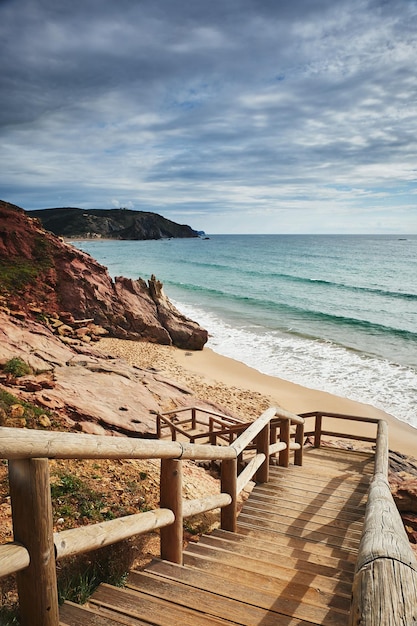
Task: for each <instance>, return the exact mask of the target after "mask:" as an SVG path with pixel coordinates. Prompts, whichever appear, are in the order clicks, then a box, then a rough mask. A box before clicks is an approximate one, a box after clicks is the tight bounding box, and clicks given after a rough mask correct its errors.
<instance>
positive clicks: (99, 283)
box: [0, 201, 208, 350]
mask: <svg viewBox="0 0 417 626" xmlns="http://www.w3.org/2000/svg"><path fill="white" fill-rule="evenodd" d="M0 224H1V229H0V296H1V297H2V298H3V300H4V301H5V302H6V303H7V306H8V307H11V308H12V309H14V310H20V311H21V313H22V314H23V315H27V316H29V317H30V318H32V319H34V318H38V319H39V318H41V317H43V318H45V317H46V318H47V317H48V316H49V317H50V316H52V315H53V316H55V317H57V318H59V319H60V320H61V321H62V322H64V323H65V324H66V325H67V326H68V325H70V326H71V324H73V323H74V321H76V320H83V319H87V320H89V321H90V322H93V323H94V324H96V325H100V326H101V327H103V328H104V329H105V330H106V331H107V333H108V334H109V335H110V336H112V337H119V338H123V339H132V340H139V341H145V340H146V341H150V342H155V343H161V344H165V345H175V346H177V347H181V348H184V349H187V350H201V349H202V348H203V346H204V344H205V343H206V342H207V337H208V335H207V331H206V330H204V329H203V328H201V327H200V326H199V324H197V323H196V322H194V321H192V320H190V319H188V318H187V317H185V316H184V315H182V314H181V313H180V312H179V311H178V310H177V309H176V308H175V307H174V306H173V305H172V303H171V302H170V301H169V299H168V298H167V297H166V296H165V294H164V292H163V288H162V284H161V283H160V282H159V281H158V280H157V279H156V278H155V276H151V278H150V280H149V281H148V282H146V281H145V280H143V279H142V278H138V279H136V280H133V279H130V278H125V277H116V278H115V279H114V281H113V280H112V278H111V277H110V275H109V273H108V271H107V268H105V267H104V266H103V265H100V264H99V263H98V262H97V261H95V260H94V259H93V258H92V257H91V256H90V255H88V254H87V253H85V252H82V251H80V250H77V249H76V248H74V247H73V246H72V245H69V244H67V243H65V242H64V241H62V239H61V238H59V237H57V236H55V235H54V234H52V233H50V232H47V231H45V229H44V228H43V227H42V226H41V223H40V222H39V220H38V219H37V218H34V217H30V216H29V215H28V214H27V213H25V211H24V210H23V209H21V208H19V207H16V206H15V205H12V204H10V203H7V202H4V201H0Z"/></svg>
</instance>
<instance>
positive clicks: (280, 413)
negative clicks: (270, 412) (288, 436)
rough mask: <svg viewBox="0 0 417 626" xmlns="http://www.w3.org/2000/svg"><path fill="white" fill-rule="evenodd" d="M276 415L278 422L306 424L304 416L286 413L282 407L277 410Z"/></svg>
mask: <svg viewBox="0 0 417 626" xmlns="http://www.w3.org/2000/svg"><path fill="white" fill-rule="evenodd" d="M275 415H276V419H277V420H279V419H285V420H287V419H289V420H290V422H291V423H292V424H304V417H303V416H302V415H297V414H296V413H291V412H290V411H286V410H285V409H283V408H282V407H280V406H278V407H276V408H275Z"/></svg>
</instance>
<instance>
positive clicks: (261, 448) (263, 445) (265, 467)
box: [255, 422, 269, 483]
mask: <svg viewBox="0 0 417 626" xmlns="http://www.w3.org/2000/svg"><path fill="white" fill-rule="evenodd" d="M256 451H257V452H263V454H264V455H265V461H264V462H263V463H262V465H261V467H260V468H259V469H258V471H257V472H256V474H255V481H256V482H257V483H267V482H268V480H269V422H268V423H267V424H265V426H264V427H263V428H262V430H261V432H260V433H259V435H258V436H257V437H256Z"/></svg>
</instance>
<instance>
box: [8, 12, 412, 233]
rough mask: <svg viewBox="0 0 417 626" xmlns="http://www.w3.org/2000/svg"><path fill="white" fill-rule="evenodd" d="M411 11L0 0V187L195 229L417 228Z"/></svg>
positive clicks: (19, 197) (38, 202) (20, 198)
mask: <svg viewBox="0 0 417 626" xmlns="http://www.w3.org/2000/svg"><path fill="white" fill-rule="evenodd" d="M416 16H417V5H416V2H415V1H414V0H413V1H412V0H393V1H390V2H383V1H380V2H377V1H376V0H372V1H364V0H341V1H340V2H337V3H335V2H333V1H326V0H315V1H312V0H292V1H291V2H289V1H283V2H275V1H267V0H264V1H262V0H256V1H255V0H239V1H238V0H230V1H228V2H224V1H223V0H212V2H210V3H207V2H201V1H200V0H194V1H193V2H184V1H183V0H169V1H168V0H158V2H154V1H151V0H142V1H141V2H137V1H136V0H119V1H118V2H117V3H115V2H112V1H111V0H89V1H88V2H86V1H85V0H79V1H78V0H76V1H75V2H74V1H73V2H71V3H58V2H56V1H55V0H54V1H53V0H3V2H0V58H1V59H2V64H1V66H0V89H1V93H2V106H1V108H0V140H1V151H0V167H1V170H0V171H1V178H0V197H2V198H3V199H6V200H9V201H11V202H13V203H15V204H20V205H21V206H24V207H25V208H40V207H47V206H62V205H65V206H69V205H71V206H82V207H86V208H91V207H111V206H114V205H115V204H116V203H120V204H121V205H123V206H132V207H134V208H137V209H145V210H157V211H159V212H162V213H163V214H165V215H167V216H168V217H170V218H171V219H177V220H178V221H182V222H184V221H185V222H188V223H191V224H192V226H194V227H195V228H204V229H205V230H207V231H211V232H215V231H217V232H221V231H223V232H232V231H237V230H240V231H242V232H252V231H253V232H254V231H257V232H259V231H260V230H261V231H262V230H263V231H264V232H281V231H282V232H299V231H301V230H302V231H304V232H306V231H307V232H308V231H312V232H313V231H314V232H330V231H334V232H338V231H343V230H345V231H346V230H350V231H352V232H354V231H358V232H365V231H381V232H383V231H385V230H388V231H389V230H391V231H394V232H417V214H416V211H415V210H414V206H415V193H416V187H415V183H416V165H415V163H416V156H417V155H416V137H417V112H416V110H415V102H416V101H417V97H416V96H417V76H416V73H415V67H416V63H417V40H416V37H415V35H414V32H413V24H415V19H416ZM237 214H239V216H240V219H239V220H238V222H237V221H236V215H237ZM352 216H354V219H353V220H352Z"/></svg>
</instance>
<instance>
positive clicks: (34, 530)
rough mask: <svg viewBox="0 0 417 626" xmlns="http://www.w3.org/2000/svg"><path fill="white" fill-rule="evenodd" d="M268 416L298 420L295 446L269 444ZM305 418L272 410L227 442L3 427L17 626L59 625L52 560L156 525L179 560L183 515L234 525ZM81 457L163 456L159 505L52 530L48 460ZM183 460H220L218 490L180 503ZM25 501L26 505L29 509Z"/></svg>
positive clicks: (235, 424)
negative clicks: (250, 489)
mask: <svg viewBox="0 0 417 626" xmlns="http://www.w3.org/2000/svg"><path fill="white" fill-rule="evenodd" d="M193 410H194V414H193V415H192V420H194V421H196V415H195V411H196V410H197V409H196V408H195V407H194V409H193ZM207 413H208V414H209V415H211V417H212V418H213V419H214V421H216V422H218V423H220V424H221V425H222V426H223V425H224V426H226V424H229V426H230V427H231V428H232V429H233V430H235V429H236V430H240V428H241V427H245V423H244V422H241V423H240V421H239V420H234V419H233V418H230V420H229V418H228V417H227V416H221V415H220V414H216V413H214V412H210V411H207ZM272 419H275V420H276V423H278V422H279V421H280V420H287V421H288V420H291V422H292V423H294V424H296V425H297V429H301V430H298V431H297V432H298V435H296V443H290V442H289V441H288V442H278V444H275V442H271V444H270V436H269V424H270V421H271V420H272ZM303 423H304V420H303V419H302V418H299V417H298V416H295V415H292V414H289V413H287V412H285V411H283V410H281V409H276V408H270V409H268V410H267V411H265V412H264V413H263V414H262V415H261V416H260V418H259V419H258V420H256V421H255V422H253V423H252V424H250V426H248V427H247V428H246V429H245V431H244V432H243V433H242V434H241V435H240V436H239V437H238V439H237V440H236V441H235V442H234V444H231V445H229V446H224V445H223V446H216V445H210V444H201V445H196V444H192V443H180V442H177V441H168V442H167V441H158V440H149V439H147V440H144V439H129V438H122V437H107V436H100V435H86V434H81V433H79V434H78V433H77V434H75V433H60V432H48V431H38V430H29V429H14V428H5V427H2V428H0V458H3V459H8V460H9V481H10V493H11V503H12V514H13V526H14V534H15V538H16V539H17V540H18V541H19V540H20V544H21V545H19V544H18V543H13V544H7V545H5V546H0V576H3V575H6V574H9V573H11V572H17V581H18V589H19V598H20V612H21V624H22V626H28V625H29V624H30V626H57V625H58V621H59V616H58V604H57V594H56V572H55V559H56V558H62V557H65V556H69V555H74V554H78V553H80V552H87V551H89V550H94V549H96V548H99V547H102V546H104V545H109V544H111V543H114V542H117V541H120V540H121V539H125V538H127V537H130V536H132V535H135V534H140V533H143V532H148V531H149V530H153V529H155V528H160V532H161V556H162V558H166V559H168V560H171V561H174V562H178V563H181V562H182V541H183V528H182V524H183V518H184V517H187V516H191V515H195V514H197V513H201V512H205V511H209V510H212V509H216V508H220V510H221V524H222V528H224V529H225V530H234V529H235V527H236V514H237V495H238V493H239V492H240V491H241V490H242V489H243V488H244V487H245V486H246V484H247V483H248V481H249V480H251V479H252V478H253V476H254V474H255V473H256V480H258V481H260V482H262V481H267V480H268V462H269V457H270V455H271V454H274V453H276V452H277V451H278V450H282V449H283V448H284V447H285V448H287V447H288V448H289V447H291V448H292V449H297V450H298V451H299V448H300V447H301V446H300V443H299V442H300V441H301V440H302V427H303V426H302V425H303ZM300 433H301V434H300ZM297 437H298V439H297ZM297 441H298V443H297ZM253 442H255V447H256V449H257V454H256V456H255V457H254V459H253V461H252V462H251V463H250V464H249V465H248V466H247V468H246V469H245V470H244V471H243V472H241V474H240V475H239V479H238V477H237V466H238V464H237V460H238V457H239V456H240V455H241V454H242V452H243V451H244V449H245V448H246V447H247V446H249V444H252V443H253ZM80 458H82V459H160V460H161V494H160V501H161V508H160V509H157V510H154V511H149V512H146V513H138V514H136V515H131V516H126V517H122V518H119V519H116V520H110V521H107V522H103V523H100V524H94V525H91V526H85V527H81V528H75V529H70V530H65V531H61V532H59V533H55V534H53V533H52V509H51V495H50V487H49V470H48V459H80ZM185 459H188V460H210V461H213V460H217V461H220V462H221V474H222V477H221V493H220V494H217V495H213V496H207V497H204V498H198V499H195V500H188V501H187V500H185V501H184V500H183V498H182V464H181V461H182V460H185ZM300 459H301V457H298V460H297V461H296V462H298V463H300V464H301V461H300ZM22 481H23V482H22ZM22 487H24V488H23V489H22ZM27 503H30V511H29V510H28V508H27ZM29 520H30V524H29V523H28V521H29ZM39 538H41V550H40V549H39Z"/></svg>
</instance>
